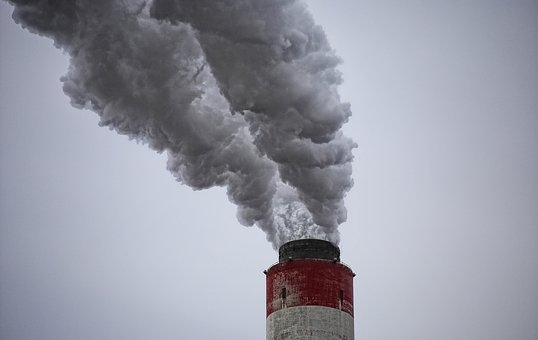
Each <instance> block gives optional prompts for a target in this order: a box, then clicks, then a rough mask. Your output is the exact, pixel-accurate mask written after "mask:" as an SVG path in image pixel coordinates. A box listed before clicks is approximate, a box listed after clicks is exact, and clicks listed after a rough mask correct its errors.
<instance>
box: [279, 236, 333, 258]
mask: <svg viewBox="0 0 538 340" xmlns="http://www.w3.org/2000/svg"><path fill="white" fill-rule="evenodd" d="M294 259H322V260H331V261H335V262H337V261H338V262H340V249H339V248H338V247H337V246H335V245H333V244H332V243H331V242H329V241H324V240H317V239H303V240H295V241H290V242H288V243H284V244H283V245H282V246H281V247H280V249H279V250H278V260H279V262H285V261H289V260H294Z"/></svg>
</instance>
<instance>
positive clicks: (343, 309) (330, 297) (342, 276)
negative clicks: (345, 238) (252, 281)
mask: <svg viewBox="0 0 538 340" xmlns="http://www.w3.org/2000/svg"><path fill="white" fill-rule="evenodd" d="M353 276H354V274H353V272H352V271H351V269H350V268H349V267H347V266H346V265H344V264H342V263H341V262H340V250H339V249H338V247H336V246H334V245H333V244H331V243H330V242H327V241H323V240H314V239H306V240H296V241H291V242H288V243H286V244H284V245H282V246H281V247H280V249H279V262H278V263H277V264H275V265H273V266H272V267H271V268H269V269H268V270H267V274H266V280H267V286H266V289H267V292H266V293H267V295H266V303H267V305H266V310H267V340H276V339H278V340H286V339H287V340H297V339H301V340H316V339H319V340H342V339H345V340H353V339H354V326H353Z"/></svg>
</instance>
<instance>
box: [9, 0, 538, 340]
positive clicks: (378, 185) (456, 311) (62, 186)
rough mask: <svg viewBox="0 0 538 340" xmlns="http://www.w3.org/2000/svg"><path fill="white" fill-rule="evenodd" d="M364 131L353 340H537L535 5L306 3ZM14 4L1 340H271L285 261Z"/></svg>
mask: <svg viewBox="0 0 538 340" xmlns="http://www.w3.org/2000/svg"><path fill="white" fill-rule="evenodd" d="M308 3H309V4H310V6H311V9H312V12H313V14H314V17H315V18H316V20H317V21H318V23H320V24H322V25H323V27H324V29H325V31H326V33H327V35H328V37H329V40H330V42H331V44H332V46H333V47H334V48H335V49H336V51H337V53H338V54H339V55H340V56H341V57H342V59H343V60H344V64H343V65H342V66H341V67H340V69H341V70H342V72H343V73H344V78H345V83H344V84H343V86H341V89H340V93H341V95H342V97H343V99H344V100H346V101H349V102H350V103H351V106H352V110H353V113H354V115H353V117H352V119H351V121H350V123H349V124H348V125H347V126H346V128H345V131H346V133H347V134H348V135H349V136H351V137H352V138H353V139H355V141H356V142H357V143H358V145H359V148H358V149H357V150H355V157H356V159H355V162H354V179H355V187H354V188H353V189H352V191H351V192H350V193H349V195H348V197H347V199H346V204H347V207H348V221H347V222H346V223H345V224H344V225H342V226H341V227H340V231H341V234H342V241H341V244H340V246H341V249H342V259H343V261H345V262H346V263H348V264H349V265H350V266H351V267H352V268H353V269H354V270H355V272H357V274H358V276H357V278H356V281H355V292H356V295H355V308H356V311H357V314H356V317H355V322H356V338H357V339H368V340H385V339H386V340H389V339H395V338H399V339H415V340H420V339H439V340H443V339H484V340H486V339H487V340H494V339H521V340H535V339H537V338H538V326H537V325H538V288H537V287H538V244H537V243H538V176H537V174H538V153H537V152H536V151H537V150H538V96H537V93H538V61H537V60H538V59H537V58H536V56H537V55H538V3H537V2H536V1H510V2H508V1H406V2H403V1H392V2H389V1H348V0H339V1H338V2H337V5H336V2H334V1H328V0H316V1H312V0H311V1H308ZM10 14H11V9H10V6H8V5H7V4H6V3H5V2H0V112H1V115H0V164H1V168H0V224H1V229H0V338H2V339H6V340H15V339H17V340H24V339H37V338H39V339H51V340H52V339H54V340H58V339H82V340H84V339H134V340H136V339H149V338H151V339H208V338H217V339H238V340H240V339H263V338H264V337H265V278H264V276H263V274H262V271H263V270H264V269H265V268H266V267H268V266H269V265H270V264H272V263H273V262H275V261H276V259H277V255H276V253H275V252H274V251H273V250H272V248H271V245H270V244H269V243H268V242H267V241H266V240H265V235H264V234H263V232H261V231H260V230H258V229H256V228H245V227H242V226H240V225H239V223H238V222H237V221H236V218H235V207H234V206H233V205H232V204H231V203H229V202H228V200H227V198H226V195H225V193H224V190H223V189H210V190H206V191H198V192H193V191H192V190H191V189H189V188H187V187H185V186H181V185H179V184H178V183H176V182H175V181H174V179H173V177H172V176H171V175H170V174H169V173H168V172H167V171H166V169H165V157H164V156H163V155H158V154H156V153H154V152H153V151H151V150H149V149H147V148H146V147H145V146H143V145H137V144H136V143H135V142H132V141H129V140H128V139H127V138H126V137H123V136H119V135H117V134H116V133H114V132H111V131H109V130H107V129H104V128H99V127H98V126H97V116H96V115H95V114H94V113H92V112H90V111H80V110H76V109H73V108H71V107H70V105H69V99H68V97H67V96H65V95H64V94H63V92H62V89H61V83H60V81H59V78H60V77H61V76H62V75H63V74H65V72H66V69H67V62H68V61H67V57H66V56H65V55H63V54H62V53H61V52H60V51H58V50H56V49H55V48H54V47H53V46H52V42H51V41H50V40H48V39H44V38H40V37H38V36H35V35H32V34H29V33H28V32H26V31H23V30H22V29H21V28H20V27H18V26H16V25H15V24H14V23H13V22H12V20H11V19H10Z"/></svg>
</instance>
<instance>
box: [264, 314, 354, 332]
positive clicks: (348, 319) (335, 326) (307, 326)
mask: <svg viewBox="0 0 538 340" xmlns="http://www.w3.org/2000/svg"><path fill="white" fill-rule="evenodd" d="M353 339H354V326H353V317H352V316H351V315H350V314H348V313H346V312H343V311H340V310H338V309H334V308H329V307H321V306H299V307H289V308H283V309H281V310H279V311H276V312H274V313H272V314H271V315H269V317H268V318H267V340H353Z"/></svg>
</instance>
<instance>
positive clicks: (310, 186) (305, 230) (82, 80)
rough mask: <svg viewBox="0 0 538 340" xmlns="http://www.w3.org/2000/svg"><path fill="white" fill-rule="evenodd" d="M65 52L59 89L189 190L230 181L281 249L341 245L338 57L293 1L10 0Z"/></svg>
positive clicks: (343, 167)
mask: <svg viewBox="0 0 538 340" xmlns="http://www.w3.org/2000/svg"><path fill="white" fill-rule="evenodd" d="M8 1H9V3H11V4H12V5H14V6H15V8H14V11H13V18H14V20H15V21H16V22H17V23H19V24H20V25H22V26H23V27H25V28H26V29H28V30H29V31H31V32H34V33H37V34H39V35H43V36H46V37H50V38H52V39H53V41H54V44H55V46H56V47H58V48H60V49H62V50H63V51H65V52H66V53H68V54H69V56H70V66H69V70H68V72H67V74H66V75H65V76H64V77H62V79H61V80H62V82H63V89H64V92H65V93H66V94H67V95H68V96H69V97H70V99H71V104H72V105H73V106H75V107H77V108H85V109H90V110H92V111H94V112H96V113H97V114H98V115H99V117H100V122H99V124H100V125H101V126H107V127H109V128H110V129H112V130H115V131H116V132H118V133H119V134H123V135H127V136H129V138H132V139H135V140H137V141H140V142H143V143H145V144H147V145H148V146H149V147H151V148H152V149H154V150H156V151H158V152H166V153H167V155H168V164H167V167H168V169H169V170H170V171H171V173H172V174H173V175H174V176H175V177H176V178H177V180H178V181H180V182H182V183H184V184H186V185H188V186H190V187H192V188H193V189H205V188H210V187H213V186H225V187H226V188H227V193H228V196H229V199H230V200H231V201H232V202H233V203H235V204H236V205H237V207H238V212H237V216H238V219H239V221H240V222H241V223H242V224H244V225H247V226H251V225H254V224H256V225H257V226H259V227H260V228H261V229H263V230H264V231H265V232H266V234H267V238H268V240H269V241H270V242H272V243H273V246H274V247H278V246H279V245H281V244H282V243H284V242H287V241H289V240H292V239H298V238H307V237H313V238H320V239H326V240H329V241H332V242H334V243H338V240H339V233H338V225H339V224H341V223H342V222H344V221H345V220H346V209H345V207H344V203H343V199H344V196H345V194H346V192H347V191H348V190H349V189H350V188H351V186H352V179H351V161H352V153H351V151H352V149H353V148H354V147H355V143H354V142H353V141H352V140H351V139H349V138H347V137H345V136H344V135H343V134H342V132H341V131H340V128H341V127H342V125H343V124H344V123H345V122H346V121H347V120H348V118H349V116H350V114H351V112H350V110H349V106H348V104H344V103H341V102H340V98H339V96H338V93H337V88H336V87H337V85H338V84H340V82H341V77H340V74H339V72H338V71H337V70H336V66H337V64H338V63H339V62H340V61H339V59H338V57H336V56H335V54H334V52H333V50H332V49H331V48H330V46H329V44H328V42H327V40H326V37H325V34H324V33H323V31H322V29H321V28H320V27H319V26H317V25H316V24H315V23H314V21H313V19H312V17H311V16H310V14H309V13H308V11H307V9H306V7H305V5H304V4H303V3H302V2H301V1H296V0H197V1H192V0H154V1H153V2H145V1H144V2H143V1H126V0H125V1H122V0H73V1H60V0H57V1H55V0H33V1H32V0H8Z"/></svg>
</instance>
